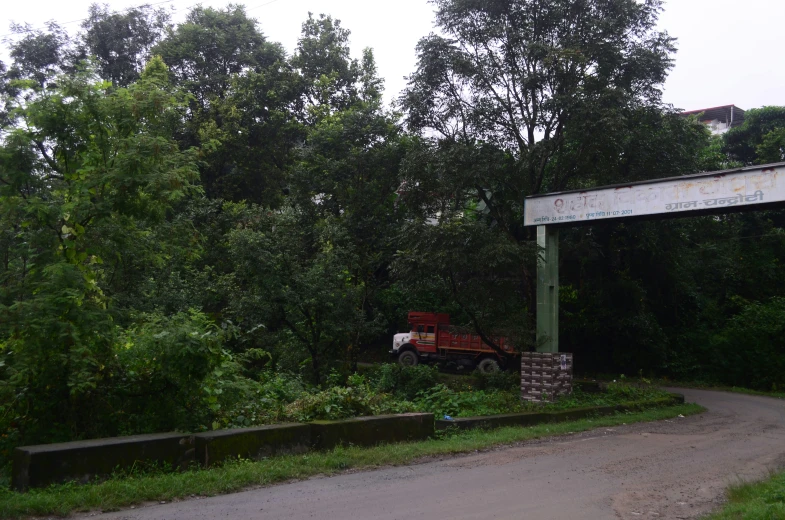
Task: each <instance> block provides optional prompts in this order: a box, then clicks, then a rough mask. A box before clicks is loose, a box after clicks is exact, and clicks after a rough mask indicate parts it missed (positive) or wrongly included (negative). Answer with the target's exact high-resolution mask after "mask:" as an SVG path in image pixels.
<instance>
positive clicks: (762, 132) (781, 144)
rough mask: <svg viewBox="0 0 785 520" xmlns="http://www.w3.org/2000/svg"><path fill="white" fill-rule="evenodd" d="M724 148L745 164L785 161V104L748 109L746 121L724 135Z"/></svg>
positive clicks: (730, 155)
mask: <svg viewBox="0 0 785 520" xmlns="http://www.w3.org/2000/svg"><path fill="white" fill-rule="evenodd" d="M723 139H724V141H725V146H724V147H723V150H724V151H725V152H726V153H727V154H728V156H729V157H730V158H731V159H732V160H735V161H740V162H741V163H743V164H747V165H749V164H766V163H774V162H781V161H785V107H780V106H768V107H763V108H756V109H753V110H748V111H747V112H746V113H745V114H744V122H743V123H742V124H741V125H740V126H737V127H736V128H731V129H730V130H728V132H726V133H725V134H724V135H723Z"/></svg>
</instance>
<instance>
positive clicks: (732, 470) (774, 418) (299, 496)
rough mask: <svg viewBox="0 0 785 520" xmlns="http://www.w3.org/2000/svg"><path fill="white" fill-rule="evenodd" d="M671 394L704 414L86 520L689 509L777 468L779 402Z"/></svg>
mask: <svg viewBox="0 0 785 520" xmlns="http://www.w3.org/2000/svg"><path fill="white" fill-rule="evenodd" d="M677 391H680V392H682V393H684V394H685V396H686V398H687V401H690V402H696V403H699V404H701V405H703V406H705V407H706V408H708V410H709V411H708V412H706V413H705V414H701V415H697V416H693V417H688V418H683V419H674V420H669V421H660V422H657V423H648V424H636V425H628V426H621V427H614V428H601V429H598V430H594V431H591V432H585V433H581V434H575V435H570V436H566V437H558V438H551V439H543V440H540V441H533V442H528V443H525V444H521V445H518V446H514V447H508V448H500V449H496V450H491V451H487V452H483V453H475V454H471V455H466V456H459V457H453V458H448V459H443V460H439V461H436V462H428V463H424V464H416V465H411V466H404V467H398V468H389V469H381V470H375V471H363V472H356V473H348V474H344V475H339V476H335V477H329V478H313V479H310V480H306V481H302V482H295V483H291V484H283V485H278V486H272V487H268V488H260V489H254V490H251V491H245V492H242V493H235V494H231V495H225V496H219V497H212V498H204V499H194V500H185V501H180V502H173V503H168V504H162V505H160V504H156V505H151V506H145V507H139V508H137V509H133V510H126V511H121V512H115V513H110V514H103V515H98V516H93V518H100V519H102V520H110V519H112V520H158V519H160V520H163V519H166V520H181V519H182V520H185V519H188V520H191V519H208V518H210V519H212V518H231V519H233V520H246V519H248V520H250V519H279V518H281V519H286V520H301V519H319V520H346V519H351V520H366V519H374V520H394V519H401V520H404V519H405V520H414V519H450V520H470V519H471V520H475V519H476V520H480V519H482V520H485V519H492V518H493V519H516V520H519V519H538V520H541V519H542V520H547V519H557V520H558V519H565V520H578V519H587V520H598V519H605V518H608V519H611V518H622V519H642V518H647V519H648V518H658V519H662V518H678V519H681V518H697V517H700V516H701V515H702V514H705V513H706V512H708V511H710V510H711V509H713V508H715V507H716V506H718V505H719V504H720V503H721V502H722V500H723V491H724V489H725V488H726V486H727V485H728V484H731V483H733V482H737V481H739V479H745V480H748V479H757V478H761V477H764V476H765V475H766V474H767V473H768V472H769V471H771V470H773V469H779V468H782V467H784V466H785V401H783V400H777V399H773V398H768V397H756V396H747V395H740V394H731V393H725V392H711V391H705V390H686V389H685V390H677ZM91 516H92V515H91Z"/></svg>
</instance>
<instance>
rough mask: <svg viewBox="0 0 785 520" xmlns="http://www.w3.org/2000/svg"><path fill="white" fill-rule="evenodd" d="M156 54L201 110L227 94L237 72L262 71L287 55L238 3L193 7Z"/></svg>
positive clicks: (157, 48)
mask: <svg viewBox="0 0 785 520" xmlns="http://www.w3.org/2000/svg"><path fill="white" fill-rule="evenodd" d="M153 53H154V54H158V55H160V56H161V57H162V58H163V59H164V62H165V63H166V64H167V65H168V66H169V68H170V70H171V73H172V75H173V77H174V79H175V83H176V84H177V85H180V86H182V87H183V88H185V89H187V90H188V91H189V92H191V93H192V94H193V95H194V96H195V97H196V100H197V103H198V105H197V106H198V107H199V108H201V109H205V108H208V107H209V105H210V102H211V101H212V100H213V99H216V98H219V99H220V98H223V97H225V96H226V94H227V92H228V91H229V89H230V86H231V82H232V77H233V76H235V75H237V74H240V73H242V72H245V71H248V70H256V71H259V70H262V69H264V68H265V67H267V66H269V65H272V64H273V63H275V62H276V61H277V60H280V59H282V58H283V55H284V53H283V49H282V48H281V46H280V45H279V44H274V43H270V42H268V41H267V40H266V39H265V37H264V35H263V34H262V33H261V31H260V30H259V28H258V27H257V25H256V20H254V19H253V18H249V17H248V15H247V14H246V12H245V8H244V7H242V6H240V5H237V4H229V5H228V6H227V7H226V8H225V9H221V10H219V9H213V8H211V7H195V8H194V9H192V10H191V11H190V12H189V13H188V15H187V16H186V19H185V22H183V23H181V24H179V25H178V26H177V27H176V28H175V29H172V30H170V31H169V34H168V35H167V37H166V38H165V39H164V40H163V41H162V42H161V43H160V44H158V45H157V46H156V47H155V48H154V50H153Z"/></svg>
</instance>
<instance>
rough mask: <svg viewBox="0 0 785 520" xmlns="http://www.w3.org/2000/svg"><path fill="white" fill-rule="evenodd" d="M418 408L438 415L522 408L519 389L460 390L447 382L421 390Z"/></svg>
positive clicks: (505, 410)
mask: <svg viewBox="0 0 785 520" xmlns="http://www.w3.org/2000/svg"><path fill="white" fill-rule="evenodd" d="M414 405H415V407H416V409H417V411H420V412H431V413H433V414H434V415H436V417H437V418H441V417H443V416H445V415H449V416H452V417H474V416H477V415H495V414H501V413H510V412H515V411H520V410H521V402H520V395H519V394H518V393H517V392H500V391H485V390H469V391H465V392H456V391H455V390H452V389H450V388H448V387H447V386H446V385H444V384H438V385H436V386H434V387H433V388H429V389H427V390H423V391H421V392H420V393H419V394H418V395H417V398H416V399H415V401H414Z"/></svg>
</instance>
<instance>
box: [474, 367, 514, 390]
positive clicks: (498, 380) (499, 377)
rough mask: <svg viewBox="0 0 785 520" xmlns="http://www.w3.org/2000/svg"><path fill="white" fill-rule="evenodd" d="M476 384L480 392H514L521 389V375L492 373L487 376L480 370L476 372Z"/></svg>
mask: <svg viewBox="0 0 785 520" xmlns="http://www.w3.org/2000/svg"><path fill="white" fill-rule="evenodd" d="M474 384H475V386H476V388H478V389H479V390H505V391H512V390H516V389H518V388H520V386H521V375H520V374H519V373H515V372H503V371H501V370H500V371H497V372H491V373H489V374H485V373H483V372H480V371H479V370H475V372H474Z"/></svg>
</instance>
